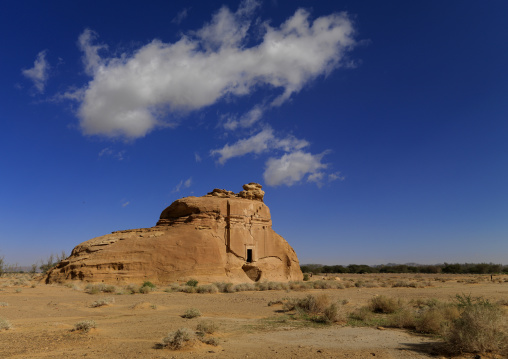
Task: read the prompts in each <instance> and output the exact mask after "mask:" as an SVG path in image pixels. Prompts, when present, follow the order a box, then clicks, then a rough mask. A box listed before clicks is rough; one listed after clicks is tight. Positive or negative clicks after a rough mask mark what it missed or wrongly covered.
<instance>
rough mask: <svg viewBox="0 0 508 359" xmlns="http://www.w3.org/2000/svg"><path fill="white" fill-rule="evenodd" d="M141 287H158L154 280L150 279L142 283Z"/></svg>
mask: <svg viewBox="0 0 508 359" xmlns="http://www.w3.org/2000/svg"><path fill="white" fill-rule="evenodd" d="M141 287H148V288H152V289H155V288H156V286H155V284H153V283H152V282H149V281H146V282H144V283H143V284H142V285H141Z"/></svg>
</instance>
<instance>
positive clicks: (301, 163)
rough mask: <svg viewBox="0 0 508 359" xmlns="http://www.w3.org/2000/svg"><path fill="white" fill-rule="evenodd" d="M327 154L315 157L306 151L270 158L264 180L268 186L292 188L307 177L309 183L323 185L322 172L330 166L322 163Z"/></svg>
mask: <svg viewBox="0 0 508 359" xmlns="http://www.w3.org/2000/svg"><path fill="white" fill-rule="evenodd" d="M325 154H326V152H323V153H321V154H317V155H313V154H311V153H308V152H304V151H294V152H291V153H286V154H285V155H283V156H282V157H280V158H273V157H272V158H269V159H268V161H267V162H266V168H265V172H264V174H263V178H264V180H265V182H266V184H267V185H269V186H278V185H281V184H284V185H287V186H292V185H294V184H296V183H298V182H300V181H301V180H302V179H303V178H304V177H305V176H307V181H308V182H316V183H318V184H320V183H321V180H322V179H323V177H324V173H323V172H322V170H324V169H326V168H327V167H328V165H327V164H326V163H322V162H321V161H322V159H323V156H324V155H325Z"/></svg>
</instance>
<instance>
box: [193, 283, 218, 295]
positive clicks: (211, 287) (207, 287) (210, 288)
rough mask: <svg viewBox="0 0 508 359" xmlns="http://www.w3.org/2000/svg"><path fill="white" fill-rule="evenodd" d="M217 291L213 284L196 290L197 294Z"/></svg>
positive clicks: (201, 286)
mask: <svg viewBox="0 0 508 359" xmlns="http://www.w3.org/2000/svg"><path fill="white" fill-rule="evenodd" d="M218 291H219V289H218V288H217V286H216V285H215V284H207V285H200V286H198V287H197V288H196V292H198V293H217V292H218Z"/></svg>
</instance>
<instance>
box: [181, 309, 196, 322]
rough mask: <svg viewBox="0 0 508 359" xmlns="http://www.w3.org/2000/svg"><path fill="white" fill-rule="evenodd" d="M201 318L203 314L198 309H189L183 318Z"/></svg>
mask: <svg viewBox="0 0 508 359" xmlns="http://www.w3.org/2000/svg"><path fill="white" fill-rule="evenodd" d="M200 316H201V312H200V311H199V309H196V308H189V309H187V310H186V311H185V313H183V314H182V318H186V319H192V318H197V317H200Z"/></svg>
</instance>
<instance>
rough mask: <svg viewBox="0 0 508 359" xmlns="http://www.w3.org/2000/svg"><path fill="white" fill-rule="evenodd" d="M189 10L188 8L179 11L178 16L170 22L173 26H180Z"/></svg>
mask: <svg viewBox="0 0 508 359" xmlns="http://www.w3.org/2000/svg"><path fill="white" fill-rule="evenodd" d="M189 10H190V8H185V9H183V10H181V11H180V12H179V13H178V14H176V16H175V17H174V18H173V19H172V20H171V22H172V23H173V24H177V25H180V24H181V22H182V21H183V20H185V18H186V17H187V15H188V12H189Z"/></svg>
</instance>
